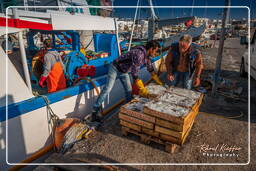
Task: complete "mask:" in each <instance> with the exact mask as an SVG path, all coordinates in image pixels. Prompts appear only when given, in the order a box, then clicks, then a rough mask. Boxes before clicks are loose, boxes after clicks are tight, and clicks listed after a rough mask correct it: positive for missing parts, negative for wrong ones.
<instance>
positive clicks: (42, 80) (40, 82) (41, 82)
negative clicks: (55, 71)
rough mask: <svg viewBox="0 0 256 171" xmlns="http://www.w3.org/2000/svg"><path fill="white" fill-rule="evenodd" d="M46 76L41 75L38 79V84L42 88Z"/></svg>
mask: <svg viewBox="0 0 256 171" xmlns="http://www.w3.org/2000/svg"><path fill="white" fill-rule="evenodd" d="M46 79H47V77H44V76H42V77H41V78H40V80H39V86H40V87H42V88H44V83H45V81H46Z"/></svg>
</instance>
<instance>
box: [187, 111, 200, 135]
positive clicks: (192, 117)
mask: <svg viewBox="0 0 256 171" xmlns="http://www.w3.org/2000/svg"><path fill="white" fill-rule="evenodd" d="M198 113H199V112H198V111H191V115H190V117H189V118H186V120H185V121H184V130H185V132H186V131H187V129H188V128H189V127H190V125H191V123H192V122H194V120H195V118H196V116H197V115H198Z"/></svg>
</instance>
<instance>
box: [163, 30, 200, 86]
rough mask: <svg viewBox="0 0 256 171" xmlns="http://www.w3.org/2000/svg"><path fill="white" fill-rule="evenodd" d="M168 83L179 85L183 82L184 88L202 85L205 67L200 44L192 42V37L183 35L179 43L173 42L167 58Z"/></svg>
mask: <svg viewBox="0 0 256 171" xmlns="http://www.w3.org/2000/svg"><path fill="white" fill-rule="evenodd" d="M165 65H166V69H167V80H168V81H167V84H169V85H170V86H177V85H178V83H179V82H182V86H183V88H186V89H191V88H192V82H193V86H194V87H197V86H199V85H200V75H201V72H202V69H203V61H202V53H201V51H200V50H199V45H196V44H194V43H192V37H191V36H190V35H188V34H185V35H183V36H182V37H181V38H180V40H179V42H178V43H173V44H172V45H171V47H170V51H169V53H168V55H167V58H166V60H165Z"/></svg>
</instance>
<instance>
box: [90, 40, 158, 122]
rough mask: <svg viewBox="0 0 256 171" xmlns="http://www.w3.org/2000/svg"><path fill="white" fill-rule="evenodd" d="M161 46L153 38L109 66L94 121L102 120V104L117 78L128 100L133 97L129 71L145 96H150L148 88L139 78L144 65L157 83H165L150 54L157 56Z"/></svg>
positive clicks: (96, 104) (97, 102)
mask: <svg viewBox="0 0 256 171" xmlns="http://www.w3.org/2000/svg"><path fill="white" fill-rule="evenodd" d="M159 47H160V45H159V43H158V42H157V41H154V40H152V41H150V42H148V43H147V44H146V46H137V47H135V48H133V49H131V50H130V51H129V52H127V53H126V54H124V55H121V56H119V57H118V58H117V59H115V60H114V62H113V63H112V64H111V65H110V66H109V70H108V75H107V82H106V84H105V86H104V88H103V89H102V91H101V93H100V95H99V97H98V99H97V101H96V103H95V104H94V106H93V112H92V118H91V121H92V122H95V121H96V122H101V120H100V117H99V111H100V108H101V105H102V103H103V102H104V100H105V98H106V96H107V95H108V94H109V93H110V91H111V89H112V88H113V86H114V84H115V81H116V78H119V79H120V81H121V83H122V85H123V87H124V90H125V96H126V101H127V102H128V101H130V100H131V99H132V94H131V93H132V86H131V82H130V77H129V72H131V75H132V77H133V80H134V84H135V85H136V86H137V88H138V89H139V94H140V95H141V96H144V97H145V96H148V91H147V89H146V88H145V87H144V84H143V82H142V80H141V79H139V78H138V71H139V69H140V67H141V66H143V65H146V67H147V70H148V71H149V72H150V73H151V76H152V79H153V80H155V82H156V83H158V84H160V85H163V83H162V82H161V81H160V79H159V78H158V76H157V74H156V73H155V72H154V68H153V65H152V63H151V61H150V56H155V54H156V52H157V51H158V48H159Z"/></svg>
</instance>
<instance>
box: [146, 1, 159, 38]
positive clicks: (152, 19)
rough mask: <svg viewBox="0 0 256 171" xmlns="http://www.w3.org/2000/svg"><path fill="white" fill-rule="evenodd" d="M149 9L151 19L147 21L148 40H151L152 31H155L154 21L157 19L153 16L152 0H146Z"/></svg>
mask: <svg viewBox="0 0 256 171" xmlns="http://www.w3.org/2000/svg"><path fill="white" fill-rule="evenodd" d="M148 3H149V5H150V9H151V17H150V18H149V21H148V40H153V37H154V31H155V20H158V17H157V16H156V14H155V11H154V6H153V3H152V0H148Z"/></svg>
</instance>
